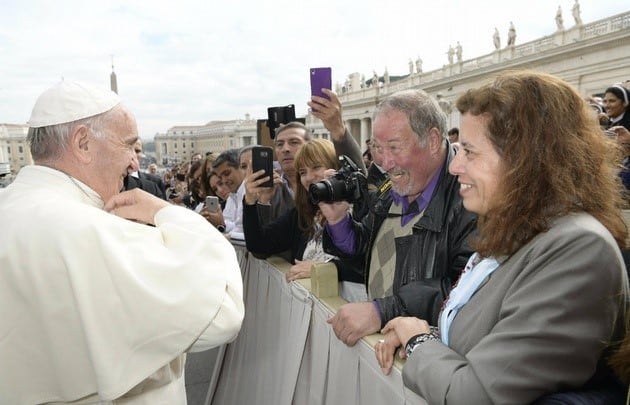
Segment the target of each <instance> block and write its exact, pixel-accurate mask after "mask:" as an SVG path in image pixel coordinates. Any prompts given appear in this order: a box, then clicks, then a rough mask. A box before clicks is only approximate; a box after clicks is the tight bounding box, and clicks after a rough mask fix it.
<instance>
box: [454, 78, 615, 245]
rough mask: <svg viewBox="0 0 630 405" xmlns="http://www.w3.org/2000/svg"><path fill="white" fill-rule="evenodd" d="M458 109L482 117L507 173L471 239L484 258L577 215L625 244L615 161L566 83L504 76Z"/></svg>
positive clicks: (583, 105)
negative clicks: (597, 223)
mask: <svg viewBox="0 0 630 405" xmlns="http://www.w3.org/2000/svg"><path fill="white" fill-rule="evenodd" d="M457 109H458V110H459V111H460V113H461V114H471V115H474V116H482V117H484V118H485V119H486V120H487V134H486V135H487V137H488V139H489V140H490V142H491V143H492V144H493V146H494V148H495V149H496V151H497V153H498V154H499V156H500V157H501V159H502V160H503V165H504V167H505V168H506V169H505V173H504V174H503V176H502V179H501V184H500V185H499V189H500V190H502V193H501V195H499V196H498V197H497V200H496V201H495V202H494V204H493V208H492V209H490V210H489V212H488V213H487V214H486V215H484V216H482V217H480V218H479V221H478V225H477V228H478V231H479V236H478V237H477V238H476V239H475V240H473V241H472V242H471V245H472V246H473V248H474V249H475V250H477V251H478V252H479V253H480V254H481V255H482V256H486V257H487V256H492V255H494V256H503V255H511V254H512V253H514V252H516V251H517V250H518V249H519V248H521V247H522V246H523V245H525V244H526V243H527V242H529V241H530V240H531V239H532V238H533V237H534V236H536V235H537V234H539V233H541V232H545V231H546V230H548V229H549V227H550V225H551V222H552V221H553V219H555V218H557V217H559V216H563V215H566V214H568V213H571V212H578V211H584V212H587V213H589V214H591V215H593V216H594V217H595V218H597V219H598V220H599V221H600V222H601V223H602V224H603V225H604V226H605V227H606V228H608V230H609V231H610V232H611V234H612V235H613V236H614V238H615V239H616V240H617V243H618V244H619V246H620V247H625V243H626V242H625V241H626V236H627V227H626V225H625V223H624V221H623V217H622V215H621V208H622V206H623V200H622V194H621V193H622V191H621V190H622V187H621V182H620V181H619V179H618V176H617V175H616V173H617V170H618V167H619V163H620V161H621V160H620V157H621V156H620V155H619V150H618V149H617V147H616V145H614V144H613V142H611V141H609V140H607V138H606V137H605V136H604V135H603V133H602V131H601V129H600V127H599V125H598V123H597V122H596V121H595V120H594V119H593V115H592V113H591V111H590V110H589V107H588V105H587V104H586V103H585V102H584V100H583V98H582V97H581V96H580V95H579V94H578V93H577V91H576V90H575V89H574V88H573V87H572V86H571V85H569V84H568V83H566V82H564V81H563V80H561V79H559V78H556V77H554V76H550V75H547V74H543V73H537V72H529V71H521V72H506V73H503V74H501V75H499V76H498V77H497V78H496V79H495V80H494V81H493V82H492V83H490V84H487V85H485V86H482V87H480V88H477V89H472V90H468V91H467V92H466V93H465V94H463V95H462V96H461V97H460V98H459V99H458V100H457Z"/></svg>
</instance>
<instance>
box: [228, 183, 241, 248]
mask: <svg viewBox="0 0 630 405" xmlns="http://www.w3.org/2000/svg"><path fill="white" fill-rule="evenodd" d="M244 196H245V183H241V185H240V186H239V187H238V190H236V193H230V195H229V196H228V198H227V201H226V202H225V209H224V210H223V220H224V221H225V233H227V234H229V235H230V237H231V238H232V239H240V240H245V233H244V231H243V197H244Z"/></svg>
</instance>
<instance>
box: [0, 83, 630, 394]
mask: <svg viewBox="0 0 630 405" xmlns="http://www.w3.org/2000/svg"><path fill="white" fill-rule="evenodd" d="M323 93H324V97H319V96H312V98H311V100H310V101H308V103H307V104H308V106H309V108H310V110H311V112H312V114H313V115H314V116H315V117H317V118H318V119H320V120H321V121H322V122H323V124H324V126H325V127H326V129H327V130H328V131H329V133H330V136H331V139H330V140H326V139H312V138H311V133H310V131H309V129H308V128H307V127H306V126H305V125H304V124H302V123H301V122H298V121H295V122H289V123H283V124H282V125H280V127H279V128H277V129H276V130H275V131H274V132H273V134H272V135H273V137H272V138H273V149H274V153H275V156H276V159H277V167H276V170H274V172H273V176H272V178H270V176H268V175H265V171H264V170H258V171H254V169H253V166H252V150H253V146H254V145H250V146H247V147H244V148H241V149H230V150H226V151H223V152H221V153H219V154H216V153H212V152H208V153H206V154H205V156H204V155H202V154H196V155H195V156H194V158H192V159H191V160H190V162H186V163H183V164H180V165H177V166H174V167H172V168H169V169H167V170H165V171H164V172H163V173H159V170H158V168H157V166H149V167H148V169H147V171H146V172H145V171H142V170H139V164H138V162H139V160H140V158H141V156H142V144H141V142H140V140H139V139H138V136H137V130H136V127H135V120H134V118H133V115H132V114H131V112H130V111H129V110H128V109H127V108H126V107H124V105H123V104H121V102H120V99H119V98H118V97H117V96H116V95H115V94H113V93H111V92H108V91H103V90H99V89H93V88H90V87H84V86H83V85H78V84H74V83H65V82H62V83H61V84H60V85H58V86H56V87H55V88H53V89H51V90H48V91H47V92H45V93H44V94H42V96H41V97H40V98H39V99H38V101H37V103H36V104H35V107H34V109H33V113H32V116H31V120H30V121H29V125H30V129H29V135H28V140H29V142H30V144H31V150H32V153H33V157H34V159H35V165H33V166H29V167H26V168H24V169H23V170H22V171H21V172H20V174H19V175H18V177H17V179H16V180H15V182H14V183H13V184H12V185H11V186H10V187H8V188H7V189H6V190H5V191H3V192H1V193H0V207H1V208H2V212H3V213H7V214H8V215H4V216H3V217H2V219H0V225H1V226H2V227H3V229H4V230H5V232H4V234H3V236H2V239H1V240H0V242H1V243H0V268H1V269H2V270H1V271H2V273H1V274H2V277H1V278H0V280H1V281H0V297H1V298H0V304H1V306H2V307H3V308H9V307H11V308H16V312H15V313H14V314H12V315H11V316H9V315H7V316H5V317H3V318H2V320H1V321H0V331H2V335H3V336H7V338H6V339H4V340H3V341H2V343H0V356H1V358H3V359H7V361H11V362H16V363H19V364H21V365H22V367H23V368H24V369H22V370H18V371H22V372H15V370H6V369H5V371H4V372H2V371H0V392H1V393H2V395H5V394H4V393H7V394H6V395H7V397H6V398H8V400H7V401H8V403H42V402H55V403H66V402H72V401H77V400H85V399H89V400H92V399H94V400H114V399H121V398H122V399H129V400H131V401H133V400H138V401H140V400H143V401H146V400H151V399H152V398H170V399H173V402H172V403H179V402H177V400H176V399H178V398H179V399H181V396H182V392H183V391H182V390H183V387H182V380H183V379H182V378H181V377H182V365H183V361H184V359H183V353H185V352H186V351H190V350H203V349H207V348H209V347H213V346H216V345H218V344H222V343H225V342H228V341H230V340H231V339H232V338H233V337H234V336H235V335H236V333H237V332H238V329H239V327H240V323H241V321H242V317H243V311H244V307H243V298H242V284H241V280H240V272H239V269H238V264H237V262H236V258H235V254H234V250H233V248H231V245H230V243H229V242H228V240H232V241H234V240H241V241H243V242H244V244H245V247H246V248H247V250H248V251H250V252H251V253H252V254H253V255H255V256H256V257H259V258H266V257H269V256H270V255H280V256H282V257H284V258H285V259H286V260H287V261H289V262H290V263H291V267H290V269H289V270H288V272H287V273H286V280H287V282H292V281H294V280H297V279H300V278H308V277H310V275H311V269H312V266H313V264H316V263H321V262H331V263H334V265H335V267H336V268H337V272H338V281H339V283H340V295H341V296H342V297H343V298H344V299H345V300H346V301H347V304H345V305H343V306H341V307H340V308H339V309H338V310H337V311H336V313H335V314H334V315H332V316H331V317H330V319H329V320H328V323H329V324H330V327H331V329H332V332H333V333H334V334H335V336H336V337H337V338H338V339H339V340H341V341H343V342H344V343H345V344H347V345H348V346H353V345H355V344H356V343H357V342H358V341H359V340H360V339H361V338H363V337H365V336H367V335H370V334H374V333H381V334H382V339H381V340H379V342H378V343H377V344H376V346H375V354H376V358H377V361H378V363H379V364H380V366H381V367H382V370H383V372H384V373H385V374H389V373H390V371H391V369H392V367H393V365H394V359H395V357H396V356H400V357H401V358H406V362H405V365H404V368H403V371H402V373H403V380H404V383H405V385H406V386H407V387H409V388H410V389H411V390H412V391H414V392H416V393H417V394H419V395H420V396H421V397H423V398H424V399H426V400H427V402H428V403H431V404H433V403H436V404H437V403H453V404H459V403H461V404H464V403H476V404H477V403H478V404H482V403H501V404H508V403H517V404H524V403H534V402H535V403H538V404H552V403H582V402H579V401H587V402H588V401H590V402H588V403H601V404H615V403H623V401H624V400H625V394H626V391H627V386H628V383H629V382H630V336H628V335H627V334H626V329H627V325H628V324H629V320H630V317H628V316H627V314H626V309H627V306H628V298H629V291H628V275H627V270H626V265H625V263H624V257H627V256H629V255H628V251H627V250H626V249H627V248H628V246H627V244H628V229H627V225H626V222H625V221H624V217H623V215H622V210H623V209H625V208H627V205H628V198H627V193H626V191H627V190H626V188H630V112H628V108H629V105H630V102H629V98H630V92H629V91H628V89H627V88H626V87H625V86H624V85H621V84H615V85H612V86H610V87H609V88H607V89H606V90H605V93H604V97H603V98H602V99H593V98H591V99H586V98H585V97H583V96H581V95H580V94H579V93H578V92H577V91H576V90H575V88H573V87H572V86H571V85H570V84H568V83H566V82H564V81H563V80H561V79H559V78H557V77H554V76H551V75H547V74H541V73H536V72H531V71H519V72H507V73H503V74H500V75H498V76H497V77H496V78H495V79H494V80H493V81H492V82H491V83H489V84H487V85H484V86H481V87H479V88H475V89H470V90H468V91H466V92H465V93H464V94H462V95H461V96H460V97H459V99H458V100H457V102H456V107H457V109H458V110H459V113H460V117H461V118H460V123H459V126H458V127H454V128H451V129H448V128H447V117H446V115H445V113H444V112H443V110H442V109H441V108H440V105H439V104H438V102H437V100H435V99H434V98H433V97H431V96H430V95H428V94H427V93H425V92H424V91H422V90H405V91H399V92H396V93H393V94H390V95H388V96H387V97H385V98H384V99H383V100H381V101H380V103H379V104H378V105H377V107H376V109H375V111H374V115H373V124H372V136H371V138H370V140H369V141H368V142H367V143H366V148H365V150H364V151H362V150H361V147H360V145H359V144H358V143H357V142H356V141H355V140H354V138H353V137H352V136H351V135H350V133H349V132H348V130H347V128H346V127H345V125H344V121H343V109H342V105H341V102H340V100H339V98H338V97H337V95H336V94H335V93H334V92H332V91H330V90H329V89H324V90H323ZM67 101H72V103H68V102H67ZM69 105H70V106H72V105H80V106H81V108H78V107H74V108H72V107H63V106H69ZM567 117H570V119H567ZM340 158H341V159H340ZM347 159H349V160H350V161H351V162H352V165H351V166H349V167H352V169H351V170H350V171H351V173H348V167H346V166H343V165H344V163H343V162H346V161H347ZM339 176H341V178H340V177H339ZM269 181H271V182H272V184H273V185H272V186H271V187H269V186H265V185H264V184H265V183H267V182H269ZM317 186H322V187H324V188H326V187H330V190H331V196H330V197H326V198H323V199H321V198H314V197H313V191H312V190H313V187H317ZM624 186H625V188H624ZM121 190H123V191H122V192H121ZM357 193H359V194H358V195H359V197H356V195H357ZM44 195H46V197H45V198H44V197H43V196H44ZM352 196H354V197H352ZM51 197H52V198H51ZM208 197H216V199H217V201H218V206H215V205H211V204H209V203H208V202H207V201H208ZM43 200H46V201H51V203H50V204H48V205H47V206H46V207H45V208H44V207H42V206H41V201H43ZM24 224H32V226H28V227H25V226H24ZM147 225H150V226H147ZM50 236H53V238H50ZM51 240H52V242H51ZM139 245H142V249H143V250H146V249H150V252H151V253H150V255H149V256H147V255H138V254H134V249H136V248H138V246H139ZM35 249H37V251H38V253H37V254H35V253H33V252H35V251H36V250H35ZM42 251H43V252H44V253H45V254H43V255H41V252H42ZM77 252H79V254H78V253H77ZM183 252H185V253H183ZM42 258H43V259H42ZM53 303H54V305H51V304H53ZM112 308H114V309H115V310H112ZM96 320H98V321H96ZM122 331H125V333H122V336H121V333H120V332H122ZM33 348H37V350H34V349H33ZM110 356H111V358H110ZM134 358H139V359H142V361H138V362H136V363H134V362H133V361H132V359H134ZM25 359H26V360H25ZM136 364H137V365H136ZM31 365H33V366H35V365H36V366H37V367H36V368H37V370H36V374H37V381H39V382H41V383H40V385H39V386H37V387H33V386H32V385H29V384H28V382H29V381H30V379H29V380H26V379H25V378H24V375H28V373H27V371H28V372H31V371H32V370H30V369H29V370H27V368H28V367H30V366H31ZM68 365H70V367H69V369H71V370H72V372H71V373H68V374H65V375H67V377H65V378H59V376H58V371H59V370H60V369H61V367H62V366H66V368H68V367H67V366H68ZM156 380H157V381H158V383H157V384H155V383H154V382H155V381H156ZM86 403H89V402H86Z"/></svg>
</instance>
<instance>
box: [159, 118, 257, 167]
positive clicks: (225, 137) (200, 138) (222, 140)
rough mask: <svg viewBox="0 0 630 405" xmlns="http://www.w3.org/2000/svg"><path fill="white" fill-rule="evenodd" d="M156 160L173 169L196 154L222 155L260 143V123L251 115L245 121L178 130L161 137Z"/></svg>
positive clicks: (178, 128)
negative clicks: (258, 135) (212, 153)
mask: <svg viewBox="0 0 630 405" xmlns="http://www.w3.org/2000/svg"><path fill="white" fill-rule="evenodd" d="M154 140H155V157H156V159H157V162H158V164H161V165H163V166H172V165H174V164H178V163H181V162H185V161H190V158H191V157H192V155H194V154H195V153H201V154H202V155H204V156H205V154H206V153H208V152H214V153H217V154H218V153H221V152H223V151H224V150H227V149H232V148H241V147H243V146H248V145H253V144H255V143H256V120H253V119H251V118H250V117H249V115H246V116H245V119H244V120H231V121H210V122H208V123H207V124H205V125H199V126H175V127H172V128H170V129H169V130H168V131H167V132H166V133H165V134H157V135H156V136H155V137H154Z"/></svg>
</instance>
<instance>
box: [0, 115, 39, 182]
mask: <svg viewBox="0 0 630 405" xmlns="http://www.w3.org/2000/svg"><path fill="white" fill-rule="evenodd" d="M27 134H28V125H26V124H23V125H20V124H0V175H5V174H7V172H8V171H10V173H11V174H16V173H17V172H18V171H19V170H20V169H21V168H22V167H24V166H26V165H30V164H32V163H33V158H32V157H31V150H30V148H29V147H28V143H27V142H26V135H27ZM11 174H9V176H10V175H11Z"/></svg>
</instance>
